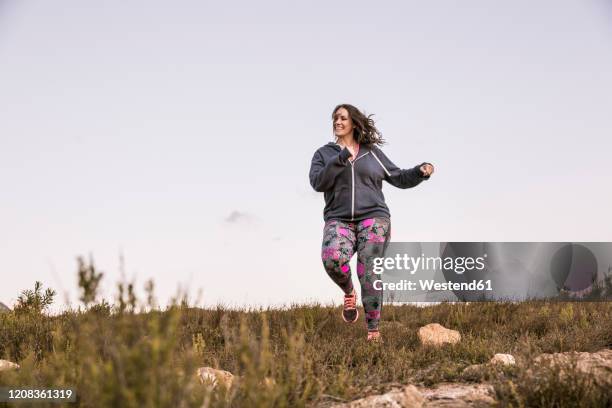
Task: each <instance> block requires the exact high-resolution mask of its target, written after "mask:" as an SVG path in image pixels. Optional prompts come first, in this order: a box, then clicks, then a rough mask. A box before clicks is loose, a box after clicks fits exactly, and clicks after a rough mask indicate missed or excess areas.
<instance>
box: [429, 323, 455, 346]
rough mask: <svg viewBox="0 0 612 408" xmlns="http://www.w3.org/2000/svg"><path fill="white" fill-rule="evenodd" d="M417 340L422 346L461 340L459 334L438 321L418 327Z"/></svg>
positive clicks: (452, 342)
mask: <svg viewBox="0 0 612 408" xmlns="http://www.w3.org/2000/svg"><path fill="white" fill-rule="evenodd" d="M418 336H419V340H420V341H421V344H423V345H424V346H427V345H431V346H440V345H442V344H456V343H459V341H460V340H461V334H460V333H459V332H458V331H456V330H450V329H447V328H445V327H444V326H442V325H440V324H438V323H430V324H428V325H426V326H423V327H421V328H420V329H419V332H418Z"/></svg>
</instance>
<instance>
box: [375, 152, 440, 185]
mask: <svg viewBox="0 0 612 408" xmlns="http://www.w3.org/2000/svg"><path fill="white" fill-rule="evenodd" d="M372 152H373V154H374V158H375V159H376V160H377V161H378V163H380V165H381V166H382V168H383V170H384V171H385V180H386V181H387V182H388V183H389V184H391V185H393V186H395V187H398V188H410V187H415V186H418V185H419V184H420V183H421V182H422V181H423V180H428V179H429V176H427V177H425V176H423V173H422V172H421V169H420V167H421V166H422V165H424V164H427V162H423V163H421V164H419V165H417V166H414V167H413V168H411V169H400V168H399V167H397V166H396V165H395V164H394V163H393V162H392V161H391V160H389V158H388V157H387V156H386V155H385V154H384V153H383V152H382V150H380V149H378V148H377V149H372Z"/></svg>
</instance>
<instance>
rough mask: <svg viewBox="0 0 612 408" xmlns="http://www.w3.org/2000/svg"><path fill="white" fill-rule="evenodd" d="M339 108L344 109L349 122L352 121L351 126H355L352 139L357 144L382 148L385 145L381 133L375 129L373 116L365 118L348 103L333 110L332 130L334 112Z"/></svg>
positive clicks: (333, 117)
mask: <svg viewBox="0 0 612 408" xmlns="http://www.w3.org/2000/svg"><path fill="white" fill-rule="evenodd" d="M340 108H344V109H346V111H347V112H348V114H349V116H350V118H351V120H352V121H353V124H354V125H355V130H354V133H353V137H354V139H355V141H357V143H359V144H364V145H373V144H375V145H378V146H382V145H383V144H384V143H385V140H384V139H383V137H382V133H380V131H379V130H378V129H376V125H375V124H374V119H372V116H374V115H373V114H372V115H367V116H366V115H365V113H361V111H359V109H357V108H356V107H354V106H353V105H350V104H348V103H342V104H340V105H338V106H336V107H335V108H334V111H333V112H332V129H333V128H334V120H335V116H336V112H338V109H340Z"/></svg>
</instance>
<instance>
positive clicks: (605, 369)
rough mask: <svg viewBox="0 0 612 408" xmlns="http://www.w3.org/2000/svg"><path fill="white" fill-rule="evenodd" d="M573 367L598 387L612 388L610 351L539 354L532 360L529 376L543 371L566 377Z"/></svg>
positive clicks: (611, 357)
mask: <svg viewBox="0 0 612 408" xmlns="http://www.w3.org/2000/svg"><path fill="white" fill-rule="evenodd" d="M574 365H575V370H576V371H577V372H579V373H582V374H586V375H589V376H592V378H593V379H594V380H595V383H596V384H597V385H600V386H610V387H612V350H611V349H604V350H600V351H598V352H596V353H586V352H581V353H579V352H567V353H554V354H548V353H545V354H540V355H539V356H537V357H536V358H535V359H534V360H533V364H532V368H531V369H530V370H529V371H528V372H529V374H532V375H534V374H535V375H538V374H541V372H542V371H543V369H554V370H559V371H560V374H561V376H567V375H568V374H569V373H568V372H567V371H568V370H571V369H572V368H573V367H574Z"/></svg>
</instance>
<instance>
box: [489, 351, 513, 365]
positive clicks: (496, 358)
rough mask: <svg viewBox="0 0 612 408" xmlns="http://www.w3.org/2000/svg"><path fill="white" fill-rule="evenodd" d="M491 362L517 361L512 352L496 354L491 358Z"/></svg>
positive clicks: (505, 362)
mask: <svg viewBox="0 0 612 408" xmlns="http://www.w3.org/2000/svg"><path fill="white" fill-rule="evenodd" d="M489 364H501V365H506V366H510V365H516V361H515V360H514V356H513V355H512V354H500V353H497V354H495V355H494V356H493V357H492V358H491V360H489Z"/></svg>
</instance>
